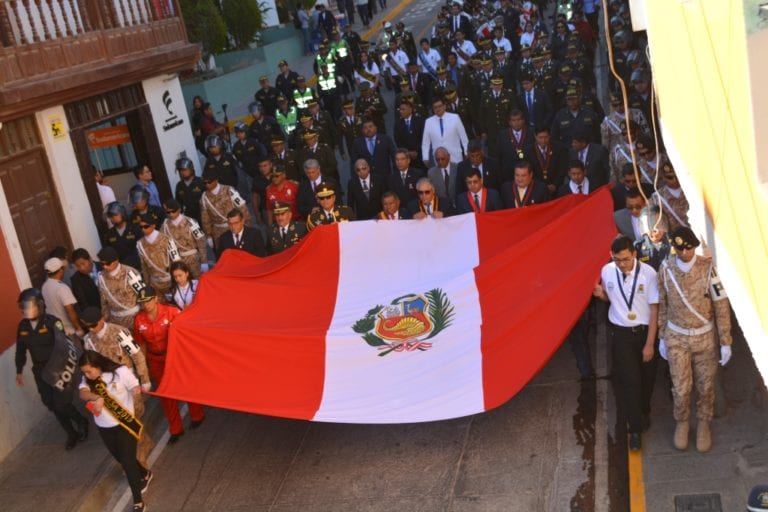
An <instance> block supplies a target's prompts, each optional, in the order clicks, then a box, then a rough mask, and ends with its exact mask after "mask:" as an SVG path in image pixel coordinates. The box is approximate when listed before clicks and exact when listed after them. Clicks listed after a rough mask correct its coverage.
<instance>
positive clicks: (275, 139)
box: [271, 135, 285, 146]
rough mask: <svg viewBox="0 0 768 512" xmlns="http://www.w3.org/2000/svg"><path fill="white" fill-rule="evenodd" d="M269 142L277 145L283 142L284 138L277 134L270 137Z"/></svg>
mask: <svg viewBox="0 0 768 512" xmlns="http://www.w3.org/2000/svg"><path fill="white" fill-rule="evenodd" d="M271 144H272V145H273V146H277V145H278V144H285V139H284V138H283V137H281V136H279V135H277V136H275V137H272V141H271Z"/></svg>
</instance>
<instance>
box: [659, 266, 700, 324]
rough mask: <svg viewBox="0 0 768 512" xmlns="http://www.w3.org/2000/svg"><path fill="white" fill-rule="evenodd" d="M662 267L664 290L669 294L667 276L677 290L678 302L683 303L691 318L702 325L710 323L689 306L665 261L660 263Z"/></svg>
mask: <svg viewBox="0 0 768 512" xmlns="http://www.w3.org/2000/svg"><path fill="white" fill-rule="evenodd" d="M662 266H663V267H664V276H665V278H664V289H665V290H666V291H667V293H669V288H667V279H666V276H669V280H670V281H672V284H673V285H675V290H677V294H678V295H679V296H680V300H682V301H683V304H684V305H685V307H686V308H688V310H689V311H690V312H691V313H693V316H695V317H696V318H698V319H699V320H701V321H702V322H703V323H704V324H709V323H711V322H710V320H709V319H707V318H704V316H703V315H702V314H701V313H699V312H698V311H696V310H695V309H694V308H693V306H691V303H690V302H688V299H687V298H686V296H685V294H684V293H683V290H681V289H680V285H679V284H677V281H676V280H675V276H674V275H673V274H672V271H671V270H670V269H669V265H668V264H667V260H664V262H663V263H662Z"/></svg>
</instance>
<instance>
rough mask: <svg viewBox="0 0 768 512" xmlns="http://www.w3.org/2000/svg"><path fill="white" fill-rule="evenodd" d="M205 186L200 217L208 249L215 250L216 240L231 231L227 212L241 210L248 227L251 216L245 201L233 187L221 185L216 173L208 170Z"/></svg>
mask: <svg viewBox="0 0 768 512" xmlns="http://www.w3.org/2000/svg"><path fill="white" fill-rule="evenodd" d="M203 184H205V192H203V197H201V198H200V216H201V219H200V220H201V222H202V224H203V231H205V234H206V235H208V239H207V243H208V247H210V248H211V249H214V242H213V241H214V240H218V239H219V237H220V236H221V235H223V234H224V233H225V232H227V231H229V225H228V224H227V212H229V211H230V210H232V208H239V209H240V211H241V212H243V218H244V219H245V223H246V225H249V224H250V221H251V214H250V213H248V207H247V206H246V204H245V200H243V198H242V197H241V196H240V194H238V193H237V191H236V190H235V189H233V188H232V187H228V186H227V185H221V184H219V177H218V175H217V174H216V173H215V172H210V171H209V170H208V169H206V170H205V171H204V172H203Z"/></svg>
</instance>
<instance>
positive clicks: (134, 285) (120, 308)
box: [98, 247, 144, 329]
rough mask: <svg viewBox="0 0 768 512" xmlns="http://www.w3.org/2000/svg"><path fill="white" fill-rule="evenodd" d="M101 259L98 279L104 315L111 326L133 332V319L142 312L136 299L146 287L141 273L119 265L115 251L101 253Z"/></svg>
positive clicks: (108, 250) (111, 249)
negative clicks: (114, 325)
mask: <svg viewBox="0 0 768 512" xmlns="http://www.w3.org/2000/svg"><path fill="white" fill-rule="evenodd" d="M98 258H99V261H100V262H101V268H102V270H101V272H99V279H98V285H99V295H100V296H101V315H102V316H103V317H104V318H105V319H106V320H107V321H108V322H111V323H113V324H118V325H121V326H123V327H125V328H126V329H131V328H133V318H134V317H135V316H136V313H138V312H139V306H137V305H136V295H137V294H138V293H139V290H141V289H142V288H143V287H144V281H143V280H142V278H141V273H140V272H139V271H138V270H136V269H135V268H134V267H131V266H128V265H124V264H122V263H120V261H119V260H118V258H117V251H115V250H114V249H113V248H112V247H104V248H103V249H102V250H100V251H99V254H98Z"/></svg>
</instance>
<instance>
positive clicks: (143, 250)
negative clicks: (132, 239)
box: [136, 242, 168, 274]
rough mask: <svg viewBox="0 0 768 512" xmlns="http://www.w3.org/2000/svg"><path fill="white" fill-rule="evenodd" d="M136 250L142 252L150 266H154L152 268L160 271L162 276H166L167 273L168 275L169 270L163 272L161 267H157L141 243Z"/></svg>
mask: <svg viewBox="0 0 768 512" xmlns="http://www.w3.org/2000/svg"><path fill="white" fill-rule="evenodd" d="M136 248H137V249H138V250H139V252H140V253H141V255H142V256H143V257H144V259H145V260H147V263H149V264H150V266H152V268H154V269H155V270H157V271H158V272H160V273H161V274H165V273H167V272H168V270H163V269H162V268H160V267H158V266H157V265H155V262H154V261H152V260H151V259H150V258H149V256H147V251H146V249H144V245H143V244H142V243H141V242H139V243H138V244H136Z"/></svg>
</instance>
